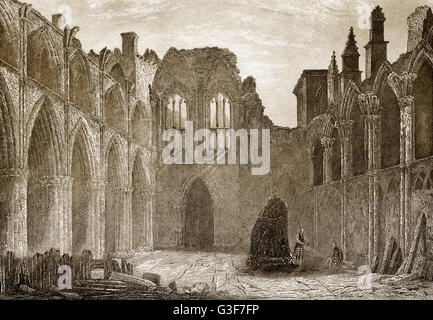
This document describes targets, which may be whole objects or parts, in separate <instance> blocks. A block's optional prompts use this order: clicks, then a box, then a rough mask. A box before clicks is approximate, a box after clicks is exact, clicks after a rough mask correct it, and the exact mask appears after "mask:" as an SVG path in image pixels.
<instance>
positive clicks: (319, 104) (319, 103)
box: [312, 85, 328, 118]
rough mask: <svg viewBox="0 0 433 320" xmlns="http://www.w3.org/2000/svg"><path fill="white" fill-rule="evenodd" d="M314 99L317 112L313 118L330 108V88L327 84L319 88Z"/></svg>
mask: <svg viewBox="0 0 433 320" xmlns="http://www.w3.org/2000/svg"><path fill="white" fill-rule="evenodd" d="M314 100H315V104H316V106H315V108H314V112H315V114H314V115H313V117H312V118H314V117H317V116H318V115H321V114H323V113H325V112H326V110H327V109H328V90H327V86H326V85H323V86H322V87H320V88H319V90H317V92H316V96H315V99H314Z"/></svg>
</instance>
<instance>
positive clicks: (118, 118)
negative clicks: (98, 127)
mask: <svg viewBox="0 0 433 320" xmlns="http://www.w3.org/2000/svg"><path fill="white" fill-rule="evenodd" d="M125 101H126V99H125V97H124V95H123V90H122V89H121V87H120V85H119V84H115V85H113V86H112V87H111V88H110V89H108V91H107V93H106V94H105V104H104V108H105V120H106V121H107V122H108V124H110V125H111V126H113V127H114V128H116V129H117V130H120V131H122V132H125V131H126V129H127V117H128V115H127V107H126V106H125V104H126V103H125Z"/></svg>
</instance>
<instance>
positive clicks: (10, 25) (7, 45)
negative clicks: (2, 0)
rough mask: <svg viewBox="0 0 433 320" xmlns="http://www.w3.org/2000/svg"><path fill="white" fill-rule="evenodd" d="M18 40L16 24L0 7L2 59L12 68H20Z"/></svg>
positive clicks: (0, 57)
mask: <svg viewBox="0 0 433 320" xmlns="http://www.w3.org/2000/svg"><path fill="white" fill-rule="evenodd" d="M18 38H19V34H18V30H16V28H15V27H14V22H12V21H11V19H10V17H8V14H7V13H6V12H5V11H4V10H3V8H1V7H0V59H1V60H3V61H5V62H6V63H8V64H10V65H12V66H18V48H17V43H18ZM14 40H15V41H14Z"/></svg>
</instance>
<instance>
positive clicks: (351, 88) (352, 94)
mask: <svg viewBox="0 0 433 320" xmlns="http://www.w3.org/2000/svg"><path fill="white" fill-rule="evenodd" d="M360 93H361V91H360V90H359V88H358V87H357V86H356V84H355V83H354V82H353V81H349V85H348V87H347V89H346V91H345V92H344V95H343V103H342V104H341V110H340V117H341V118H343V119H350V115H351V113H352V108H353V104H354V103H356V102H357V100H358V95H359V94H360Z"/></svg>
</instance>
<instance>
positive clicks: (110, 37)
mask: <svg viewBox="0 0 433 320" xmlns="http://www.w3.org/2000/svg"><path fill="white" fill-rule="evenodd" d="M27 2H30V3H32V4H33V7H34V8H35V9H36V10H38V11H40V12H41V13H42V14H43V15H44V16H46V17H47V18H49V17H51V15H52V14H53V13H57V12H62V11H64V10H65V8H66V10H68V9H67V8H68V7H69V8H70V11H71V18H72V25H78V26H80V32H79V33H78V35H77V37H78V38H79V39H80V40H81V42H82V44H83V49H84V50H85V51H87V52H88V51H90V49H94V50H95V51H96V52H99V51H100V50H101V49H102V48H104V47H106V46H107V47H108V48H111V49H113V48H115V47H118V48H121V37H120V33H122V32H127V31H135V32H136V33H137V34H138V35H139V37H140V39H139V53H140V54H142V53H144V51H145V50H146V48H151V49H154V50H155V51H156V52H157V53H158V55H159V56H160V58H161V59H162V58H163V56H164V54H165V53H166V52H167V50H168V49H169V48H170V47H175V48H177V49H191V48H197V47H206V46H217V47H222V48H229V49H230V50H231V51H232V52H234V53H235V54H236V55H237V57H238V67H239V69H240V72H241V77H242V79H244V78H245V77H247V76H249V75H252V76H254V77H255V78H256V81H257V91H258V93H259V94H260V97H261V99H262V101H263V104H264V106H265V108H266V109H265V113H266V114H267V115H268V116H269V117H270V118H271V119H272V120H273V121H274V123H275V124H276V125H281V126H290V127H295V126H296V98H295V96H294V95H293V94H292V91H293V88H294V86H295V85H296V82H297V80H298V78H299V76H300V75H301V73H302V70H303V69H326V68H327V67H328V65H329V61H330V57H331V54H332V51H333V50H335V51H336V54H337V56H338V57H339V59H338V63H339V66H340V70H341V58H340V56H341V53H342V51H343V49H344V45H345V42H346V38H347V34H348V30H349V28H350V26H352V25H353V26H354V29H355V34H356V40H357V41H358V48H359V51H360V54H361V58H360V62H361V70H362V71H363V70H364V60H365V56H364V53H365V50H364V48H363V47H364V45H365V44H366V43H367V42H368V29H366V26H367V24H366V22H365V17H366V15H365V12H367V11H368V8H369V7H370V8H372V7H373V6H376V5H380V6H382V7H383V8H384V12H385V16H386V18H387V21H386V25H385V28H386V29H385V38H386V40H388V41H390V44H389V45H388V59H389V60H390V61H391V62H393V61H395V60H396V59H397V58H398V55H399V54H401V53H403V52H405V51H406V42H407V22H406V20H407V16H408V15H409V14H410V13H412V12H413V11H414V10H415V8H416V7H418V6H420V5H425V4H427V5H433V0H424V1H422V0H411V1H399V2H398V4H397V2H396V1H395V0H383V1H382V0H381V1H379V0H373V1H371V0H320V1H317V0H29V1H27Z"/></svg>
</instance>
